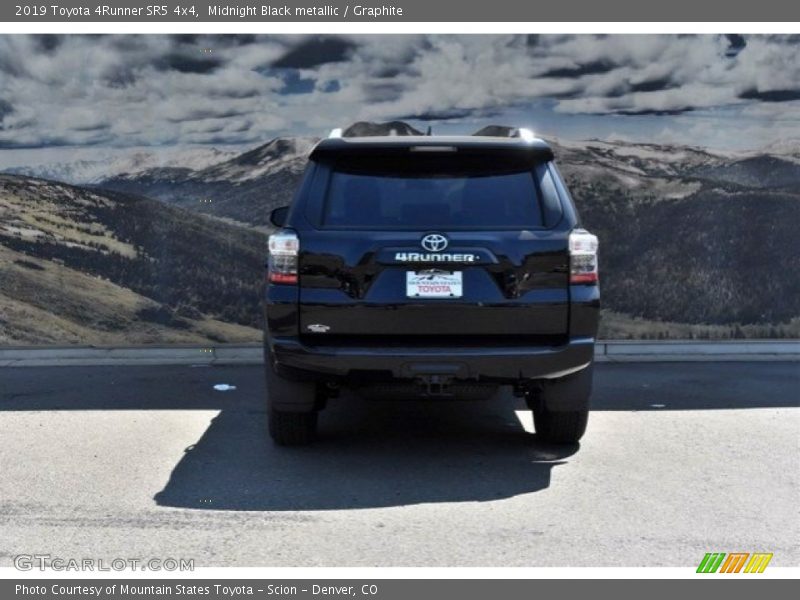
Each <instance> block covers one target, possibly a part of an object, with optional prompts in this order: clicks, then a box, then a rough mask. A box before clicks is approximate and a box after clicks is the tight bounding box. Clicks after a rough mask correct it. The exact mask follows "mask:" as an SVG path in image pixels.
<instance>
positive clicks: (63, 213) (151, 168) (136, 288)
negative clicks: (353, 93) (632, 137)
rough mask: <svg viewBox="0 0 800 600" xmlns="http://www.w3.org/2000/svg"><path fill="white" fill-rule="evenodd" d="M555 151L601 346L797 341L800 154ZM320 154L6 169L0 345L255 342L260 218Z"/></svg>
mask: <svg viewBox="0 0 800 600" xmlns="http://www.w3.org/2000/svg"><path fill="white" fill-rule="evenodd" d="M353 127H354V128H355V130H357V131H359V132H360V133H361V134H365V133H366V134H370V133H371V134H375V133H382V132H388V131H389V130H392V129H393V130H394V131H395V132H397V133H400V134H402V133H407V132H411V131H413V128H411V126H409V125H407V124H405V123H398V122H395V123H388V124H375V123H360V124H356V125H354V126H353ZM549 141H550V142H551V143H552V145H553V147H554V150H555V153H556V157H557V160H558V162H559V165H560V168H561V170H562V172H563V173H564V175H565V177H566V179H567V181H568V183H569V186H570V188H571V191H572V194H573V196H574V198H575V201H576V204H577V205H578V208H579V210H580V213H581V217H582V219H583V221H584V224H585V225H586V226H587V227H588V228H589V229H591V230H592V231H593V232H594V233H596V234H598V235H599V237H600V240H601V268H602V281H601V285H602V286H603V302H604V307H605V308H604V311H603V312H604V318H603V324H602V330H603V334H604V336H605V337H623V338H692V337H694V338H706V337H711V338H730V337H800V277H798V275H797V274H798V273H800V262H799V261H800V259H799V258H798V256H800V241H798V236H797V233H796V228H797V225H798V224H800V144H794V143H791V142H789V143H786V144H783V145H781V146H776V147H774V148H770V149H766V150H763V151H759V152H747V153H720V152H714V151H710V150H707V149H703V148H698V147H687V146H679V145H657V144H635V143H623V142H602V141H581V142H572V141H570V142H567V141H564V140H549ZM314 142H315V140H314V139H313V138H309V137H280V138H276V139H274V140H272V141H270V142H268V143H266V144H263V145H261V146H257V147H255V148H253V149H251V150H248V151H246V152H243V153H238V154H237V153H231V152H230V151H216V150H205V151H203V152H198V151H196V150H195V151H192V152H188V153H187V154H186V155H185V156H183V157H181V156H180V155H179V154H176V155H174V156H172V157H170V159H169V160H168V161H163V160H162V161H160V162H159V161H157V160H155V159H153V158H152V157H147V156H138V157H130V160H127V161H125V160H121V159H120V158H119V157H115V158H113V159H109V162H108V164H107V165H104V164H102V161H100V162H95V163H94V164H91V165H79V164H72V163H63V162H62V163H60V164H53V165H42V166H38V167H33V168H24V167H22V168H20V167H18V168H15V169H11V170H9V171H10V173H9V174H6V175H3V176H0V254H2V257H0V343H2V344H31V343H97V344H101V343H147V342H199V341H208V342H230V341H245V340H251V341H254V340H258V339H260V333H259V331H258V326H259V314H260V310H259V294H258V291H259V289H260V286H261V282H262V279H263V262H264V256H265V247H266V235H265V233H266V232H267V231H268V230H269V224H268V215H269V212H270V211H271V210H272V209H273V208H275V207H277V206H281V205H285V204H287V203H289V202H290V201H291V197H292V194H293V192H294V189H295V187H296V185H297V183H298V181H299V179H300V177H301V175H302V172H303V169H304V166H305V161H306V156H307V154H308V152H309V151H310V149H311V148H312V147H313V144H314ZM42 178H44V179H42ZM55 180H61V181H55Z"/></svg>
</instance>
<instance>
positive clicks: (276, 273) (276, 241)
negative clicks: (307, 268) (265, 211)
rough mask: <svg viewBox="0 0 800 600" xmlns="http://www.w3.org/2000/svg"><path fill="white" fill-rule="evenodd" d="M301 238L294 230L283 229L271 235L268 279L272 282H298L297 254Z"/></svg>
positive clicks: (290, 283)
mask: <svg viewBox="0 0 800 600" xmlns="http://www.w3.org/2000/svg"><path fill="white" fill-rule="evenodd" d="M299 252H300V239H299V238H298V237H297V234H296V233H295V232H294V231H291V230H288V229H283V230H281V231H279V232H277V233H273V234H272V235H271V236H269V260H268V262H267V280H268V281H269V282H270V283H280V284H286V285H296V284H297V256H298V254H299Z"/></svg>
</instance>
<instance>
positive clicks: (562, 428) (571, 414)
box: [533, 405, 589, 444]
mask: <svg viewBox="0 0 800 600" xmlns="http://www.w3.org/2000/svg"><path fill="white" fill-rule="evenodd" d="M588 421H589V411H588V410H565V411H558V412H555V411H551V410H547V408H546V407H545V406H544V405H540V406H538V407H536V408H534V409H533V425H534V427H535V428H536V434H537V435H538V436H540V437H541V438H542V439H543V440H544V441H545V442H550V443H552V444H575V443H577V442H578V440H580V439H581V437H583V434H584V433H585V432H586V424H587V423H588Z"/></svg>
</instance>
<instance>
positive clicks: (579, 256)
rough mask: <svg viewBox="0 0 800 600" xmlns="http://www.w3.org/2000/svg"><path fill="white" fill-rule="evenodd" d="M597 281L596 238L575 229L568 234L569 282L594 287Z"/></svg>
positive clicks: (586, 232) (583, 230)
mask: <svg viewBox="0 0 800 600" xmlns="http://www.w3.org/2000/svg"><path fill="white" fill-rule="evenodd" d="M597 281H598V275H597V236H594V235H592V234H591V233H589V232H588V231H586V230H585V229H575V230H574V231H573V232H572V233H570V234H569V282H570V283H571V284H585V285H596V284H597Z"/></svg>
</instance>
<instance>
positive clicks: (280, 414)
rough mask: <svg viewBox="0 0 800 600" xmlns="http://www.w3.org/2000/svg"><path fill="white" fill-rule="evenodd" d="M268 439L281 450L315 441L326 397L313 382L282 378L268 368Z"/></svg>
mask: <svg viewBox="0 0 800 600" xmlns="http://www.w3.org/2000/svg"><path fill="white" fill-rule="evenodd" d="M265 370H266V380H267V411H268V413H269V414H268V419H269V435H270V437H271V438H272V439H273V440H274V442H275V443H276V444H278V445H279V446H302V445H305V444H309V443H311V442H312V441H313V440H314V437H316V433H317V413H318V411H319V409H320V408H321V406H322V400H323V394H322V390H321V389H320V388H319V386H318V385H317V384H316V383H314V382H313V381H293V380H291V379H286V378H285V377H281V376H280V375H278V374H277V373H275V371H274V370H273V368H272V365H271V364H270V363H267V364H266V366H265Z"/></svg>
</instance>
